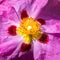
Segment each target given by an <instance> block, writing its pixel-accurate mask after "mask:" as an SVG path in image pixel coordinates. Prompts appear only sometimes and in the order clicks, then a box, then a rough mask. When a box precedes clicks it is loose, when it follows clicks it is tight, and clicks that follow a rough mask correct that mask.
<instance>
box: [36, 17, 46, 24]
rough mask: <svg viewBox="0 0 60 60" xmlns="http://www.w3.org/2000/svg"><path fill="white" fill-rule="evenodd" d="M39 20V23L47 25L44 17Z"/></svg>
mask: <svg viewBox="0 0 60 60" xmlns="http://www.w3.org/2000/svg"><path fill="white" fill-rule="evenodd" d="M37 21H38V22H39V23H41V25H45V24H46V22H45V20H44V19H42V18H40V19H37Z"/></svg>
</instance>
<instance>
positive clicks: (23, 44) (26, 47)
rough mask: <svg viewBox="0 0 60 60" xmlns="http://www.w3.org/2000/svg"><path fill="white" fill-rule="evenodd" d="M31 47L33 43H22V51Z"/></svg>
mask: <svg viewBox="0 0 60 60" xmlns="http://www.w3.org/2000/svg"><path fill="white" fill-rule="evenodd" d="M30 49H31V44H26V43H22V45H21V51H22V52H26V51H29V50H30Z"/></svg>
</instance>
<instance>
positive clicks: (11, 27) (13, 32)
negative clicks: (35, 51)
mask: <svg viewBox="0 0 60 60" xmlns="http://www.w3.org/2000/svg"><path fill="white" fill-rule="evenodd" d="M8 33H9V34H10V35H13V36H15V35H16V26H14V25H11V26H10V27H9V28H8Z"/></svg>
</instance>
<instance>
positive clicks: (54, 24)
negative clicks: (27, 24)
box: [42, 19, 60, 33]
mask: <svg viewBox="0 0 60 60" xmlns="http://www.w3.org/2000/svg"><path fill="white" fill-rule="evenodd" d="M42 30H43V31H45V32H46V33H60V20H54V19H51V20H47V21H46V25H44V26H42Z"/></svg>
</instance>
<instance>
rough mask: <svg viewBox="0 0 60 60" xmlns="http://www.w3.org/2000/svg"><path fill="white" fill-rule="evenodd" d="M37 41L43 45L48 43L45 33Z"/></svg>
mask: <svg viewBox="0 0 60 60" xmlns="http://www.w3.org/2000/svg"><path fill="white" fill-rule="evenodd" d="M39 41H40V42H41V43H44V44H46V43H48V42H49V38H48V35H47V34H46V33H43V34H42V36H41V38H40V39H39Z"/></svg>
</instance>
